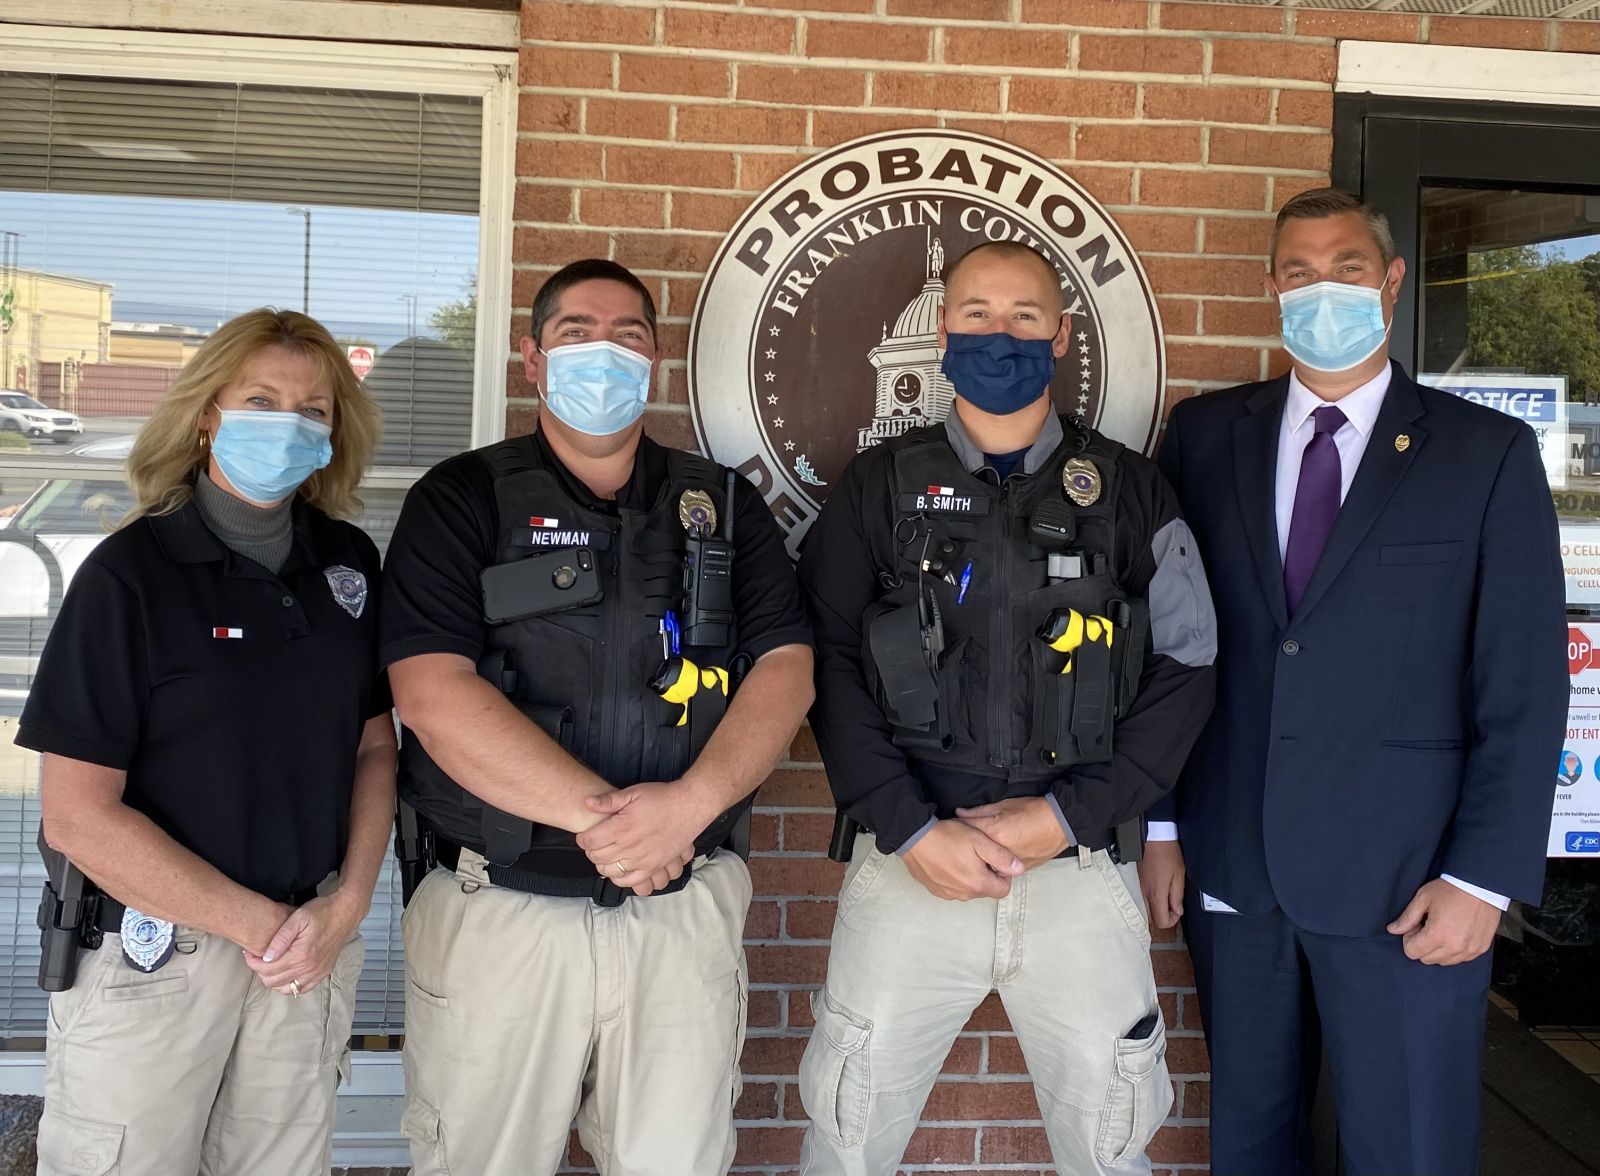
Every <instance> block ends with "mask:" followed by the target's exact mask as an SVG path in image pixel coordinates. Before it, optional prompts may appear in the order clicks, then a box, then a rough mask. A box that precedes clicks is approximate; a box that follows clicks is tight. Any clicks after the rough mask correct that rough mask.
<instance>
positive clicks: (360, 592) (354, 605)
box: [322, 564, 367, 617]
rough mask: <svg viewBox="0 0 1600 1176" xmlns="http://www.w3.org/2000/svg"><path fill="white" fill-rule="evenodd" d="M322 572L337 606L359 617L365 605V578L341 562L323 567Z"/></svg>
mask: <svg viewBox="0 0 1600 1176" xmlns="http://www.w3.org/2000/svg"><path fill="white" fill-rule="evenodd" d="M322 574H323V575H324V576H326V577H328V588H329V590H330V591H331V592H332V593H333V598H334V599H335V600H337V601H338V602H339V607H341V608H342V609H344V611H345V612H347V613H349V614H350V615H351V616H353V617H360V616H361V610H362V609H364V608H366V607H367V578H366V577H365V576H363V575H362V574H361V573H360V572H358V571H356V570H355V569H354V568H347V567H345V566H344V565H343V564H334V565H333V567H331V568H324V569H322Z"/></svg>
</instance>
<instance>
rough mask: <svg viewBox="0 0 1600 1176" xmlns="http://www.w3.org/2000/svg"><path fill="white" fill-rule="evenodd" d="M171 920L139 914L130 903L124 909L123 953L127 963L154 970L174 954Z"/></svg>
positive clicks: (143, 969)
mask: <svg viewBox="0 0 1600 1176" xmlns="http://www.w3.org/2000/svg"><path fill="white" fill-rule="evenodd" d="M172 943H173V934H172V924H171V923H169V922H167V921H166V920H165V919H157V918H153V917H152V916H150V915H145V914H140V913H139V912H138V911H136V910H134V909H133V908H132V907H129V908H128V909H127V910H125V911H123V912H122V955H123V958H124V959H126V960H127V961H128V966H129V967H130V968H134V969H136V970H137V971H140V972H154V971H155V970H156V969H157V968H159V967H160V966H161V965H162V964H164V963H166V962H167V961H168V960H170V959H171V958H172Z"/></svg>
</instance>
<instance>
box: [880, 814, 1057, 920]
mask: <svg viewBox="0 0 1600 1176" xmlns="http://www.w3.org/2000/svg"><path fill="white" fill-rule="evenodd" d="M1067 846H1068V841H1067V835H1066V833H1065V831H1064V830H1063V829H1062V828H1061V822H1060V821H1058V820H1057V819H1056V815H1055V810H1054V808H1052V807H1051V805H1050V802H1049V801H1048V800H1047V799H1045V798H1044V797H1042V796H1019V797H1013V798H1011V799H1009V800H1001V801H997V802H996V803H994V804H984V805H978V806H977V807H975V808H958V809H957V810H956V819H955V820H947V821H940V822H938V824H936V825H934V827H933V828H932V829H929V830H928V832H927V833H926V834H925V835H924V836H923V838H922V840H920V841H918V842H917V844H916V845H914V846H912V847H911V849H909V850H907V851H906V854H905V858H904V860H905V863H906V869H907V870H909V871H910V872H911V876H912V877H913V878H915V879H916V880H917V881H918V882H921V883H922V885H923V886H925V887H926V888H927V890H928V892H929V893H930V894H932V895H934V896H935V897H937V898H944V899H953V900H955V901H958V902H965V901H967V900H969V899H974V898H1004V897H1005V896H1006V895H1007V894H1009V893H1011V879H1013V878H1015V877H1017V876H1018V875H1020V874H1022V873H1023V872H1024V871H1026V870H1031V869H1033V868H1034V867H1035V866H1037V865H1041V864H1043V863H1044V862H1047V861H1050V860H1051V859H1052V858H1055V857H1057V856H1059V855H1060V854H1061V852H1062V851H1063V850H1065V849H1066V848H1067Z"/></svg>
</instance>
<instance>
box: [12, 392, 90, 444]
mask: <svg viewBox="0 0 1600 1176" xmlns="http://www.w3.org/2000/svg"><path fill="white" fill-rule="evenodd" d="M0 429H4V430H5V431H6V432H8V433H21V434H23V435H24V436H27V437H48V438H50V440H52V441H54V442H55V443H56V444H58V445H63V444H65V443H66V442H68V441H76V440H78V439H79V438H80V437H82V436H83V422H82V421H81V420H79V419H78V418H77V417H76V416H74V415H73V414H72V413H70V412H63V411H61V410H60V409H58V408H47V407H46V406H45V405H42V404H40V403H39V402H38V401H37V400H35V399H34V398H33V397H31V396H29V395H28V394H27V393H26V392H14V391H11V390H9V389H0Z"/></svg>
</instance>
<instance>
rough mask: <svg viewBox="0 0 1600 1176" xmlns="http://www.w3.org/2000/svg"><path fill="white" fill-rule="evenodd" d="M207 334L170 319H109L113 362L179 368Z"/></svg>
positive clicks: (196, 349)
mask: <svg viewBox="0 0 1600 1176" xmlns="http://www.w3.org/2000/svg"><path fill="white" fill-rule="evenodd" d="M205 341H206V336H205V335H204V334H203V333H202V332H200V331H199V330H197V329H195V328H194V327H179V326H174V325H171V324H169V323H159V324H157V323H112V324H111V355H110V360H111V362H112V363H137V364H145V365H149V366H153V367H168V368H181V367H183V366H184V365H185V364H186V363H188V362H189V361H190V360H191V359H193V358H194V353H195V352H196V351H198V350H200V344H202V343H204V342H205Z"/></svg>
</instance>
